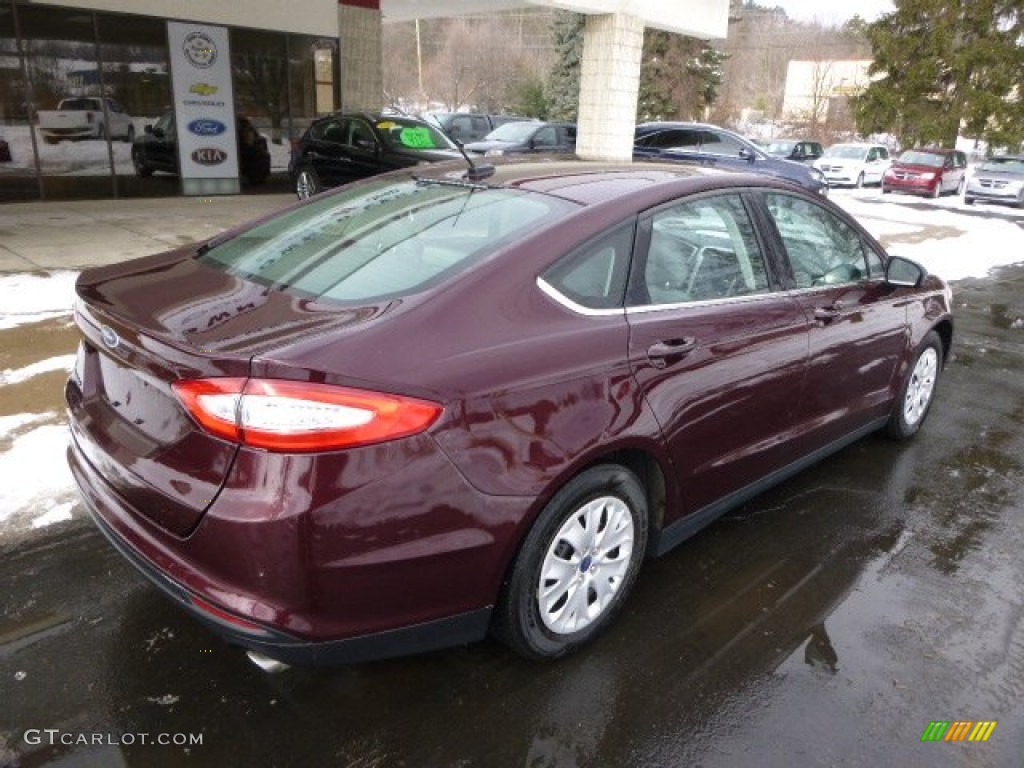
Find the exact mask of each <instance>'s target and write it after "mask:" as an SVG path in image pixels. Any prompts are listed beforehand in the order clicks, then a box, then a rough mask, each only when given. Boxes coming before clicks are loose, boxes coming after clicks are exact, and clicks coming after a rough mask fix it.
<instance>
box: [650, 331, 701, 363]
mask: <svg viewBox="0 0 1024 768" xmlns="http://www.w3.org/2000/svg"><path fill="white" fill-rule="evenodd" d="M696 348H697V340H696V339H691V338H684V339H668V340H666V341H659V342H658V343H657V344H652V345H651V346H650V347H649V348H648V349H647V359H648V360H650V361H651V365H653V366H654V367H655V368H666V367H668V364H669V361H670V359H671V358H677V359H676V360H674V361H672V362H678V360H681V359H683V358H684V357H686V356H687V355H688V354H690V353H691V352H693V350H695V349H696Z"/></svg>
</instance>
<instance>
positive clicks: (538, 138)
mask: <svg viewBox="0 0 1024 768" xmlns="http://www.w3.org/2000/svg"><path fill="white" fill-rule="evenodd" d="M556 136H557V134H556V133H555V126H553V125H547V126H545V127H543V128H541V129H540V130H539V131H537V133H535V134H534V135H533V146H535V147H553V146H555V143H556V141H557V139H556Z"/></svg>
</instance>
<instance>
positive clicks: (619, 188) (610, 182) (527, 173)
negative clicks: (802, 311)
mask: <svg viewBox="0 0 1024 768" xmlns="http://www.w3.org/2000/svg"><path fill="white" fill-rule="evenodd" d="M459 165H460V164H459V163H457V162H456V163H445V164H444V165H443V166H441V165H434V166H422V167H417V168H416V176H417V178H424V179H428V178H436V179H439V180H444V181H446V182H449V183H451V182H452V181H455V180H458V181H459V182H462V181H463V180H462V174H463V173H464V167H458V166H459ZM453 166H454V167H455V168H456V169H455V170H453ZM494 166H495V172H494V175H493V176H491V177H490V178H488V179H487V180H486V181H484V182H483V183H484V184H486V185H489V186H499V187H504V188H506V189H522V190H527V191H530V192H536V193H540V194H546V195H553V196H555V197H561V198H563V199H566V200H571V201H573V202H575V203H579V204H581V205H586V206H589V205H599V204H601V203H606V202H611V201H614V200H617V199H620V198H622V197H623V196H624V195H631V194H634V193H640V195H639V197H638V198H637V205H638V207H639V208H640V209H644V208H647V207H652V206H655V205H658V204H659V203H660V202H663V201H667V200H671V199H673V198H675V197H678V196H680V195H684V194H690V193H697V192H702V191H707V190H713V189H721V188H741V187H751V186H758V187H772V188H775V189H787V190H793V189H794V188H795V187H794V185H793V184H792V183H790V182H786V181H777V180H775V179H772V178H770V177H767V176H763V175H754V174H751V173H742V172H738V171H731V170H728V169H720V168H709V167H707V166H701V165H696V164H689V163H672V162H664V161H661V162H659V161H646V160H639V161H634V162H632V163H605V162H598V161H588V160H579V159H575V158H568V159H564V158H558V157H557V156H551V157H549V158H547V159H541V160H536V159H526V160H520V159H518V158H507V159H500V160H497V162H495V163H494Z"/></svg>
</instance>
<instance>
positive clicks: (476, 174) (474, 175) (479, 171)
mask: <svg viewBox="0 0 1024 768" xmlns="http://www.w3.org/2000/svg"><path fill="white" fill-rule="evenodd" d="M448 138H449V139H450V140H451V142H452V143H453V144H455V146H456V147H457V148H458V150H459V153H460V154H461V155H462V156H463V157H464V158H466V163H467V164H468V165H469V170H468V171H466V172H465V173H464V174H463V178H465V179H466V180H467V181H484V180H486V179H489V178H491V176H493V175H494V172H495V168H494V166H493V165H491V164H490V163H488V164H486V165H483V164H481V165H476V164H475V163H474V162H473V161H472V160H470V159H469V155H468V154H467V153H466V150H465V149H464V148H463V146H462V142H461V141H459V140H458V139H452V138H451V137H450V136H449V137H448Z"/></svg>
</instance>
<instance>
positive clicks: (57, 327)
mask: <svg viewBox="0 0 1024 768" xmlns="http://www.w3.org/2000/svg"><path fill="white" fill-rule="evenodd" d="M78 339H79V332H78V328H77V327H76V326H75V324H74V322H72V320H71V316H70V315H68V316H65V317H55V318H53V319H51V320H43V321H41V322H38V323H28V324H26V325H21V326H18V327H17V328H6V329H4V330H0V371H4V370H9V369H13V370H17V369H18V368H24V367H25V366H28V365H31V364H32V363H37V362H39V361H40V360H47V359H49V358H51V357H58V356H60V355H72V354H74V353H75V349H76V348H77V347H78Z"/></svg>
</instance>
